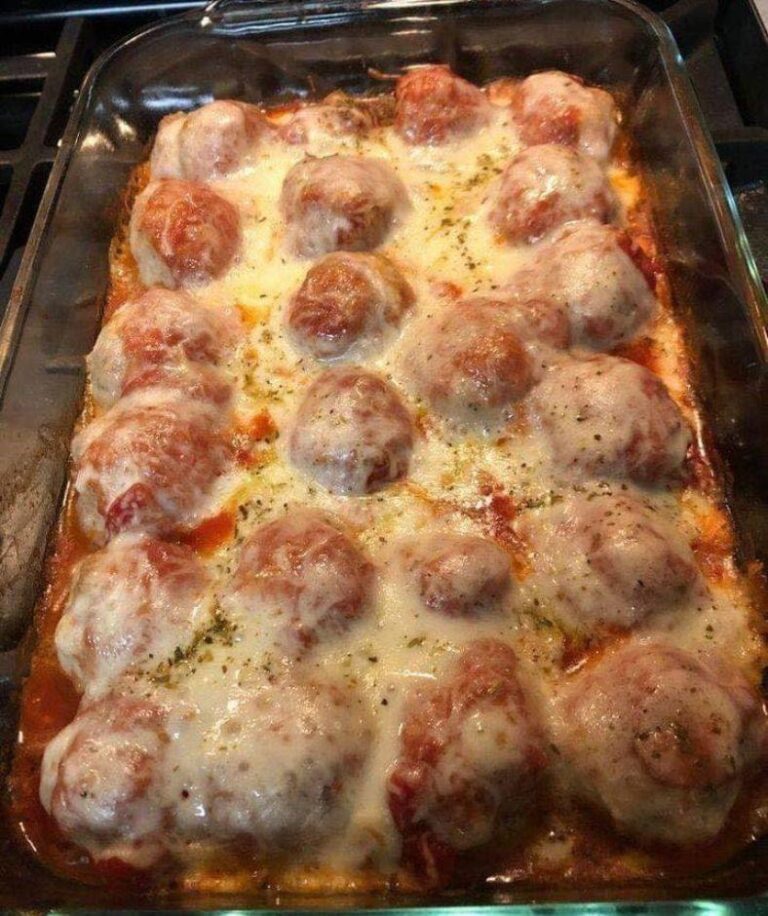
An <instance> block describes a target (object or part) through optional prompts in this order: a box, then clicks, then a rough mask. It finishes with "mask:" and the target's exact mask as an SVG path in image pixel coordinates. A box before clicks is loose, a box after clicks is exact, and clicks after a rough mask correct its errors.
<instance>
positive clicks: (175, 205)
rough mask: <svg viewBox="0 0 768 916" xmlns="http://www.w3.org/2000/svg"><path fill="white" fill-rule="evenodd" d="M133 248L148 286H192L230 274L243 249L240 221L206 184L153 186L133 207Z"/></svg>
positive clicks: (175, 182) (170, 182)
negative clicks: (231, 266)
mask: <svg viewBox="0 0 768 916" xmlns="http://www.w3.org/2000/svg"><path fill="white" fill-rule="evenodd" d="M130 243H131V251H132V252H133V256H134V257H135V258H136V263H137V264H138V267H139V274H140V276H141V280H142V283H144V285H145V286H154V285H158V286H167V287H168V288H169V289H175V288H176V287H177V286H193V285H199V284H202V283H208V282H210V281H211V280H214V279H216V278H217V277H220V276H221V275H222V274H223V273H225V272H226V271H227V270H228V269H229V267H230V265H231V264H232V261H233V260H234V258H235V256H236V255H237V253H238V250H239V248H240V217H239V216H238V213H237V210H236V209H235V208H234V207H233V206H232V204H231V203H230V202H229V201H228V200H225V199H224V198H223V197H221V196H220V195H219V194H216V193H215V192H214V191H211V189H210V188H207V187H205V185H202V184H195V183H194V182H192V181H178V180H175V179H170V178H168V179H163V180H161V181H153V182H151V183H150V184H149V185H147V187H146V188H145V189H144V190H143V191H142V192H141V194H139V196H138V197H137V198H136V201H135V203H134V205H133V212H132V213H131V223H130Z"/></svg>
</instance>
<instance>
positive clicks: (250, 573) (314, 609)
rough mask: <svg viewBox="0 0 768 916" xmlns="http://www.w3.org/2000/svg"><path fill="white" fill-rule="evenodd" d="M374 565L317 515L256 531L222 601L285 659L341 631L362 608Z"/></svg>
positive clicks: (300, 513)
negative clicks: (268, 636)
mask: <svg viewBox="0 0 768 916" xmlns="http://www.w3.org/2000/svg"><path fill="white" fill-rule="evenodd" d="M372 576H373V567H372V566H371V564H370V563H369V562H368V560H366V558H365V557H364V556H363V554H362V553H361V552H360V550H359V549H358V548H357V547H356V546H355V544H354V543H353V542H352V540H351V539H350V538H349V537H347V535H346V534H344V533H342V532H341V531H340V530H339V529H338V528H336V527H335V526H334V525H332V524H330V523H329V522H328V521H326V520H325V519H324V518H323V516H322V515H320V514H319V513H318V512H313V511H311V510H306V509H297V510H296V511H293V512H291V513H290V514H289V515H286V516H284V517H283V518H279V519H277V521H274V522H269V523H267V524H265V525H260V526H259V527H258V528H256V530H255V531H254V532H253V533H252V534H251V535H250V537H249V538H248V540H247V541H246V542H245V544H244V545H243V549H242V553H241V554H240V560H239V562H238V567H237V571H236V572H235V576H234V579H233V583H232V595H231V598H230V599H229V600H230V602H231V604H232V605H233V606H234V607H239V608H244V609H245V610H246V612H247V613H248V614H249V615H250V616H253V617H254V618H255V619H256V620H257V622H259V623H261V622H263V624H264V625H265V626H266V627H267V628H269V629H270V630H273V631H274V642H275V644H276V646H277V647H278V648H279V649H280V650H281V651H284V652H287V653H288V654H289V655H291V656H299V655H301V654H302V653H303V652H304V651H305V650H306V649H307V648H308V647H310V646H313V645H315V644H316V643H318V642H323V641H325V640H327V639H332V638H333V637H334V636H335V635H338V634H339V633H342V632H344V631H345V630H346V629H347V628H348V627H349V626H350V625H351V624H352V623H353V622H354V621H355V620H356V619H357V618H359V617H360V616H362V615H363V614H364V613H365V611H366V609H367V606H368V599H369V592H370V588H371V580H372Z"/></svg>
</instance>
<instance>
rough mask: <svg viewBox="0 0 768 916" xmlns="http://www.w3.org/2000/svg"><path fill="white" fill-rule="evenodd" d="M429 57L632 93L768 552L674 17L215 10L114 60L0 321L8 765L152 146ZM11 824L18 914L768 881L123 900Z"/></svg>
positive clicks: (412, 903)
mask: <svg viewBox="0 0 768 916" xmlns="http://www.w3.org/2000/svg"><path fill="white" fill-rule="evenodd" d="M426 61H442V62H445V63H449V64H450V65H451V66H452V67H453V68H454V69H455V70H456V71H457V72H459V73H460V74H461V75H463V76H465V77H467V78H469V79H471V80H473V81H474V82H477V83H484V82H487V81H489V80H491V79H494V78H496V77H500V76H516V75H524V74H527V73H530V72H531V71H534V70H541V69H547V68H559V69H563V70H566V71H570V72H573V73H576V74H579V75H580V76H583V77H584V78H585V79H587V80H588V81H590V82H593V83H597V84H598V85H603V86H605V87H607V88H609V89H610V90H611V91H613V92H615V93H616V94H617V95H618V97H619V98H620V100H621V102H622V107H623V109H624V111H625V124H626V127H627V129H628V131H629V133H630V134H631V135H632V138H633V140H634V145H635V149H636V158H637V159H638V161H639V164H640V166H641V167H642V169H643V170H644V172H645V175H646V180H647V185H648V188H649V191H650V194H651V196H652V204H653V210H654V218H655V221H656V228H657V233H658V236H659V241H660V245H661V248H662V251H663V255H664V257H665V260H666V264H667V269H668V271H669V275H670V280H671V283H672V288H673V293H674V299H675V305H676V308H677V309H678V311H679V313H680V315H681V316H682V318H683V321H684V323H685V327H686V328H687V334H688V338H689V342H690V347H691V351H692V355H693V359H694V365H695V374H696V386H697V390H698V394H699V398H700V400H701V403H702V406H703V410H704V414H705V416H706V417H707V418H708V429H707V431H706V434H707V435H708V436H710V437H711V440H712V442H713V443H714V445H715V447H716V449H717V451H718V452H719V454H720V456H721V458H722V461H723V465H724V476H725V481H726V489H727V494H728V499H729V505H730V508H731V511H732V514H733V517H734V521H735V523H736V527H737V532H738V536H739V549H740V559H741V560H742V561H743V562H745V563H747V562H751V561H754V560H758V561H764V560H765V559H767V558H768V537H767V536H766V535H768V479H767V478H766V473H767V469H768V411H766V410H764V409H762V405H763V404H764V403H765V390H766V369H765V367H766V362H767V361H768V336H767V332H766V322H765V319H766V316H768V301H766V297H765V293H764V291H763V289H762V285H761V283H760V281H759V279H758V275H757V272H756V270H755V267H754V263H753V261H752V258H751V255H750V253H749V249H748V245H747V242H746V240H745V237H744V234H743V230H742V229H741V226H740V224H739V220H738V215H737V213H736V211H735V207H734V204H733V200H732V198H731V196H730V192H729V190H728V188H727V185H726V184H725V180H724V177H723V174H722V171H721V169H720V165H719V162H718V159H717V156H716V154H715V151H714V149H713V146H712V142H711V140H710V138H709V135H708V134H707V131H706V129H705V128H704V127H703V125H702V120H701V114H700V111H699V109H698V106H697V103H696V101H695V98H694V96H693V93H692V90H691V87H690V85H689V83H688V79H687V77H686V75H685V70H684V67H683V64H682V60H681V58H680V55H679V53H678V51H677V48H676V46H675V44H674V41H673V39H672V37H671V35H670V33H669V31H668V30H667V28H666V26H665V25H664V24H663V22H662V21H661V20H660V19H658V18H657V17H656V16H654V15H653V14H651V13H649V12H647V11H646V10H644V9H643V8H641V7H640V6H637V5H635V4H634V3H632V2H629V0H516V2H514V3H509V2H503V0H474V2H473V0H430V2H419V3H413V2H407V0H379V2H373V3H366V4H363V5H359V4H358V3H354V2H352V0H331V2H324V3H320V2H313V3H305V4H301V5H299V4H287V3H279V4H269V3H258V4H248V3H243V4H231V5H227V3H223V4H222V3H214V4H212V5H211V6H210V7H208V8H207V9H206V11H205V12H204V13H203V14H202V15H200V14H198V13H190V14H186V15H184V16H181V17H178V18H176V19H173V20H168V21H166V22H163V23H162V24H160V25H155V26H152V27H151V28H149V29H146V30H144V31H143V32H141V33H138V34H136V35H134V36H133V37H131V38H129V39H127V40H126V41H124V42H123V43H122V44H120V45H118V46H117V47H115V48H113V49H112V50H111V51H110V52H108V53H107V54H106V55H104V56H103V57H102V58H101V59H100V60H99V61H98V62H97V63H96V64H95V66H94V67H93V69H92V71H91V73H90V74H89V76H88V78H87V80H86V82H85V84H84V86H83V88H82V91H81V92H80V95H79V98H78V101H77V104H76V105H75V108H74V111H73V113H72V117H71V119H70V123H69V125H68V128H67V131H66V133H65V136H64V139H63V141H62V144H61V152H60V154H59V156H58V158H57V160H56V164H55V166H54V168H53V172H52V174H51V177H50V180H49V182H48V186H47V189H46V192H45V196H44V199H43V205H42V207H41V210H40V213H39V215H38V218H37V222H36V224H35V228H34V230H33V234H32V237H31V240H30V244H29V245H28V247H27V250H26V252H25V257H24V261H23V263H22V266H21V269H20V271H19V275H18V279H17V283H16V286H15V288H14V290H13V294H12V299H11V303H10V305H9V308H8V310H7V313H6V315H5V318H4V321H3V324H2V326H1V327H0V398H1V399H2V400H1V401H0V531H1V532H2V545H3V550H2V551H0V596H1V600H0V648H2V649H6V650H8V651H6V652H5V653H4V654H3V653H0V678H2V681H1V682H0V683H2V686H3V689H2V693H0V724H1V725H2V728H3V740H2V759H0V764H1V765H2V766H3V769H2V771H0V776H4V775H5V773H6V769H7V763H8V759H7V758H9V757H10V754H11V753H12V750H13V745H14V741H15V731H16V704H15V688H16V687H17V686H18V685H19V684H20V683H21V680H22V679H23V674H24V668H25V664H26V661H27V659H28V655H29V648H30V646H31V644H32V641H33V635H32V632H31V629H32V628H30V626H29V624H30V620H31V615H32V608H33V606H34V602H35V600H36V598H37V597H38V594H39V592H40V590H41V588H42V583H43V581H44V580H43V577H42V572H41V571H42V564H43V560H44V555H45V550H46V544H47V541H48V536H49V533H50V532H51V530H52V527H53V525H54V523H55V520H56V516H57V512H58V508H59V506H60V504H61V499H62V495H63V491H64V487H65V482H66V478H67V468H68V450H69V442H70V438H71V434H72V428H73V425H74V422H75V419H76V417H77V413H78V410H79V407H80V403H81V399H82V393H83V383H84V356H85V354H86V353H87V352H88V351H89V350H90V348H91V347H92V345H93V342H94V340H95V338H96V335H97V332H98V328H99V324H100V319H101V305H102V302H103V298H104V293H105V288H106V283H107V252H108V246H109V242H110V239H111V237H112V235H113V232H114V228H115V226H116V224H117V220H118V218H119V215H120V208H121V200H122V193H123V189H124V187H125V185H126V182H127V180H128V177H129V174H130V172H131V169H132V168H133V167H134V166H135V165H136V164H137V163H139V162H141V161H142V160H143V159H145V158H146V155H147V152H148V143H149V141H150V138H151V136H152V134H153V132H154V130H155V128H156V126H157V123H158V121H159V120H160V118H161V117H162V116H163V115H165V114H167V113H168V112H170V111H174V110H177V109H189V108H193V107H195V106H197V105H200V104H202V103H204V102H206V101H209V100H211V99H212V98H241V99H246V100H248V101H251V102H263V103H265V104H273V103H275V102H279V101H281V100H287V99H289V98H295V97H296V96H322V95H324V94H326V93H327V92H330V91H331V90H333V89H337V88H341V89H344V90H346V91H348V92H375V91H377V90H378V91H382V89H386V88H388V86H387V84H386V83H383V82H382V80H381V78H380V74H381V73H393V72H396V71H398V70H399V68H401V67H403V66H406V65H410V64H414V63H420V62H426ZM20 640H21V642H20ZM11 834H12V829H11V825H10V824H8V823H6V825H5V827H4V830H3V834H2V837H0V843H2V850H1V854H0V906H2V907H3V908H14V909H19V910H21V909H24V910H30V909H35V910H40V909H49V908H54V907H55V908H60V907H62V906H66V907H77V908H93V909H98V910H104V909H111V908H115V909H116V908H124V907H126V906H131V907H132V908H137V907H151V906H158V905H160V906H162V907H163V908H168V907H170V908H183V907H189V906H192V907H195V908H197V909H210V908H226V909H228V910H229V909H231V908H233V907H237V908H238V909H241V908H246V909H253V908H256V909H255V910H253V911H256V910H262V911H263V908H286V907H301V908H308V909H323V910H330V909H335V908H343V909H353V908H360V907H362V908H387V907H389V908H393V907H394V908H396V909H398V910H403V909H405V908H410V911H411V912H416V911H417V910H418V909H421V908H423V907H433V908H432V909H429V910H428V912H430V913H437V912H440V911H441V909H442V908H444V907H450V908H451V909H452V911H453V912H462V910H463V908H464V907H468V908H469V910H471V911H472V912H474V911H476V910H477V909H478V908H482V909H483V910H486V909H487V910H488V911H490V910H496V911H497V912H518V913H532V912H541V913H544V912H547V913H551V912H559V913H565V912H569V911H572V912H579V913H581V912H585V911H588V912H598V911H610V912H627V913H629V912H633V913H635V912H638V911H639V910H641V909H644V908H645V907H644V906H643V902H646V903H648V904H649V906H650V905H652V907H653V909H654V910H656V909H659V910H663V909H667V908H669V910H670V912H672V911H674V912H680V911H681V910H680V904H679V903H671V902H667V903H662V902H660V901H661V900H665V901H686V906H685V909H686V910H687V911H689V912H707V913H723V914H727V913H742V912H748V911H750V912H751V911H754V910H757V909H758V908H760V907H761V903H760V900H761V895H762V893H763V892H764V891H766V890H768V842H763V843H760V842H756V843H754V844H753V845H752V846H751V847H750V848H748V849H747V850H746V851H745V852H744V853H742V854H741V855H740V856H739V857H738V860H737V861H734V862H732V863H730V864H729V865H728V867H726V868H720V869H718V870H717V871H715V872H712V873H709V874H706V875H701V876H698V877H695V878H687V879H685V880H682V879H681V880H679V881H676V882H672V883H670V882H667V883H665V884H664V886H659V885H650V886H649V885H646V886H638V887H615V886H611V887H605V886H604V887H579V888H577V889H574V888H570V889H563V888H559V889H555V888H547V887H533V886H524V885H520V886H517V885H512V886H510V887H508V888H500V887H498V886H494V887H488V888H486V889H482V888H481V889H477V888H476V889H473V891H472V892H471V894H469V895H467V894H464V895H462V894H460V893H459V894H457V893H456V892H451V893H450V894H443V895H440V896H436V897H430V898H429V899H427V898H418V899H412V898H405V897H394V896H390V897H382V896H381V895H376V896H375V897H373V896H370V897H361V896H360V895H354V894H350V895H344V896H339V895H334V896H333V897H322V898H318V897H312V898H309V897H293V898H290V899H289V898H286V897H285V896H284V895H278V894H276V893H272V892H269V891H263V892H260V893H258V894H251V895H248V896H243V895H237V896H234V897H233V896H227V897H210V896H208V897H206V898H205V899H200V898H197V897H195V898H189V897H187V898H186V899H181V898H178V899H175V898H165V897H164V898H163V899H162V900H161V901H159V900H154V901H153V900H146V899H143V900H138V899H127V898H126V897H125V895H124V894H122V893H121V896H120V897H119V899H118V898H116V897H115V895H114V893H113V892H112V891H111V890H110V889H109V888H103V887H102V888H89V887H83V886H77V885H73V884H70V883H68V882H66V881H64V880H62V879H58V878H56V877H55V876H53V875H51V874H49V873H47V872H45V871H44V870H43V869H42V868H41V867H40V866H39V865H37V863H36V861H35V859H34V857H33V856H32V855H30V854H29V853H28V852H27V851H25V850H23V849H22V848H20V846H19V845H18V844H17V843H15V842H14V840H13V839H12V836H11ZM726 898H727V902H726ZM763 899H766V898H763ZM651 901H655V902H654V903H652V904H651ZM587 902H589V903H590V904H591V906H590V907H589V908H587V907H586V906H585V904H587ZM569 904H570V905H569ZM765 905H766V906H768V901H767V902H766V904H765ZM434 907H437V908H434ZM454 908H455V909H454ZM469 910H463V911H464V912H467V911H469Z"/></svg>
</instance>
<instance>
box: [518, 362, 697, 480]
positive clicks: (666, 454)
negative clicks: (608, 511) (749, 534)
mask: <svg viewBox="0 0 768 916" xmlns="http://www.w3.org/2000/svg"><path fill="white" fill-rule="evenodd" d="M530 407H531V411H532V414H533V417H534V419H535V421H536V422H537V423H538V425H539V426H540V427H541V429H542V431H543V432H544V435H545V437H546V438H547V440H548V442H549V445H550V448H551V451H552V455H553V458H554V460H555V462H556V464H557V465H558V466H559V467H560V468H561V469H563V470H566V471H570V472H575V473H576V474H577V475H580V476H587V477H600V478H603V477H608V478H630V479H631V480H635V481H637V482H639V483H657V482H661V481H665V480H669V479H671V478H675V477H679V476H680V475H681V473H682V468H683V462H684V461H685V457H686V453H687V451H688V447H689V445H690V442H691V435H690V430H689V427H688V424H687V423H686V421H685V420H684V419H683V416H682V414H681V413H680V410H679V408H678V406H677V405H676V404H675V402H674V401H673V400H672V398H671V397H670V395H669V392H668V391H667V389H666V387H665V386H664V383H663V382H662V381H661V379H659V378H658V377H657V376H655V375H654V374H653V373H652V372H649V371H648V369H645V368H644V367H643V366H640V365H638V364H637V363H633V362H630V361H629V360H626V359H619V358H618V357H615V356H593V357H590V358H589V359H583V360H577V359H568V360H563V361H562V362H561V363H559V364H558V365H555V366H553V367H552V368H551V369H550V370H549V371H548V372H546V374H545V375H544V377H543V379H542V380H541V382H540V383H539V384H538V385H537V386H536V388H535V389H534V390H533V391H532V392H531V397H530Z"/></svg>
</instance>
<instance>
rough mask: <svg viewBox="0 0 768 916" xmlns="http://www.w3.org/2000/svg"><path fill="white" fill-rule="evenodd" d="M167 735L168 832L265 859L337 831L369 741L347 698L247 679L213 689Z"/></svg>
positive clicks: (316, 686)
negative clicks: (170, 740) (172, 735)
mask: <svg viewBox="0 0 768 916" xmlns="http://www.w3.org/2000/svg"><path fill="white" fill-rule="evenodd" d="M174 727H175V729H176V734H177V736H178V737H177V740H176V741H175V743H174V746H173V747H172V748H171V751H170V753H169V756H168V762H167V767H166V771H165V772H166V778H167V780H168V788H169V792H170V794H171V796H172V797H174V798H178V799H180V801H179V802H178V804H176V805H175V806H174V809H173V812H172V815H173V821H174V828H175V831H176V832H177V833H179V834H180V835H181V836H182V837H185V838H190V839H194V838H195V837H202V838H203V839H205V840H206V841H208V842H210V841H214V842H215V841H219V842H221V841H227V840H238V841H240V842H242V841H243V840H248V841H250V842H251V843H252V844H253V845H254V846H255V847H256V849H257V850H258V851H259V852H261V853H263V852H266V853H269V854H270V855H272V856H274V855H275V853H276V852H279V851H282V850H293V851H296V850H301V852H303V853H306V852H307V851H309V850H311V849H312V847H313V846H314V845H315V844H317V842H318V841H320V840H322V839H324V838H326V837H328V836H333V835H336V834H338V833H340V832H341V831H342V830H343V828H344V825H345V823H346V821H347V818H348V817H349V813H350V809H351V805H352V797H351V792H350V790H351V789H352V788H353V787H354V785H355V783H356V781H357V777H358V775H359V773H360V770H361V768H362V765H363V763H364V761H365V759H366V754H367V752H368V749H369V747H370V745H371V739H372V735H371V729H370V724H369V722H368V719H367V716H366V714H365V712H364V707H363V705H362V703H361V701H360V697H359V696H358V695H357V694H356V693H354V692H353V691H351V690H349V689H346V688H343V687H337V686H336V685H333V684H329V683H326V682H319V681H311V682H306V681H298V680H295V679H293V678H283V679H282V680H279V681H275V682H274V683H272V684H266V683H264V682H260V681H258V680H257V679H256V678H255V677H249V675H248V673H247V672H244V673H243V674H242V675H241V677H240V678H239V679H238V681H236V682H235V681H227V680H226V679H219V680H218V681H215V682H213V683H212V684H211V685H210V689H209V690H208V691H207V692H206V696H205V697H204V699H203V701H202V702H197V703H194V702H193V703H192V710H191V712H190V713H189V714H185V715H183V716H181V717H179V719H178V720H177V721H174ZM210 736H215V740H210ZM190 749H193V750H194V753H190Z"/></svg>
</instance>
